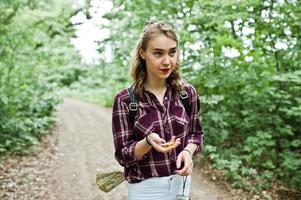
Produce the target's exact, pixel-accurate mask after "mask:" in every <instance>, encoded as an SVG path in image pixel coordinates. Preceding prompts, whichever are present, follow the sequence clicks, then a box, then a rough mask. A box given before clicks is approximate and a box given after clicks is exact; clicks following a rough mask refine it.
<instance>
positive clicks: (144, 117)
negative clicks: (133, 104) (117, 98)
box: [134, 107, 157, 139]
mask: <svg viewBox="0 0 301 200" xmlns="http://www.w3.org/2000/svg"><path fill="white" fill-rule="evenodd" d="M156 118H157V115H156V113H154V112H149V111H148V110H146V109H144V108H141V107H140V108H138V111H137V113H136V118H135V123H134V133H135V134H136V135H137V137H138V139H143V138H144V137H145V136H146V135H147V134H148V133H151V132H153V130H154V121H156V120H157V119H156Z"/></svg>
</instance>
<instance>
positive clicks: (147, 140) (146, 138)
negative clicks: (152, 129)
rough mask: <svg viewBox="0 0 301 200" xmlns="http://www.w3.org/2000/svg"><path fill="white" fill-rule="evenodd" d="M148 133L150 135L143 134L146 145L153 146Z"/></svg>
mask: <svg viewBox="0 0 301 200" xmlns="http://www.w3.org/2000/svg"><path fill="white" fill-rule="evenodd" d="M149 135H150V134H147V135H146V136H145V140H146V142H147V144H148V145H150V146H153V145H152V144H151V143H150V141H149V138H148V136H149Z"/></svg>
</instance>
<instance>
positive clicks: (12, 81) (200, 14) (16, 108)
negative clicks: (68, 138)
mask: <svg viewBox="0 0 301 200" xmlns="http://www.w3.org/2000/svg"><path fill="white" fill-rule="evenodd" d="M71 2H72V1H58V0H50V1H37V0H3V1H1V2H0V13H1V15H0V154H2V155H7V154H12V155H13V154H24V153H26V151H27V149H28V148H29V147H30V146H32V145H36V144H38V143H39V142H40V141H41V139H42V138H43V136H44V135H46V134H48V132H49V129H50V128H51V127H52V125H53V123H54V122H55V112H54V111H55V107H56V105H58V104H59V103H60V102H61V101H62V97H63V96H71V97H73V98H78V99H84V100H86V101H90V102H96V103H98V104H99V105H102V106H106V107H110V106H111V105H112V101H113V97H114V95H115V94H116V92H117V91H118V90H120V89H121V88H124V87H127V86H129V85H130V84H131V81H132V80H131V77H130V75H129V66H130V58H131V53H132V50H133V48H134V46H135V43H136V41H137V39H138V37H139V33H140V32H141V30H142V27H143V24H144V22H145V21H147V20H149V19H152V20H166V21H169V22H171V23H173V24H174V25H175V27H176V29H177V31H178V33H179V37H180V58H181V75H182V77H183V79H185V80H187V81H188V82H190V83H192V84H193V85H194V86H195V87H196V89H197V91H198V93H199V95H200V99H201V116H200V118H201V121H202V125H203V128H204V132H205V143H204V149H203V152H202V154H203V155H204V157H205V158H204V159H205V160H206V162H209V163H210V164H211V165H212V166H213V167H214V168H216V169H218V170H221V171H223V172H224V174H225V176H226V177H227V180H228V181H229V182H230V183H231V184H232V186H233V187H237V188H242V189H244V190H248V191H252V192H255V193H260V192H261V191H262V190H266V189H269V188H272V187H273V186H274V185H275V184H278V183H281V184H283V185H285V187H288V188H291V189H296V190H300V188H301V131H300V130H301V68H300V65H301V50H300V49H301V5H300V2H299V1H296V0H287V1H284V0H263V1H259V0H246V1H241V0H228V1H221V0H216V1H208V0H181V1H180V0H174V1H168V0H162V1H158V0H149V1H137V0H133V1H125V0H115V1H113V2H112V9H111V10H109V11H107V13H106V14H105V15H104V16H103V18H104V19H105V20H106V21H107V23H105V24H103V25H102V26H101V27H99V29H107V30H109V35H108V36H106V37H105V38H104V39H102V40H99V41H97V45H98V49H97V50H98V53H99V55H100V57H99V59H98V60H97V62H94V63H86V62H83V59H82V58H81V56H80V54H79V53H78V51H77V49H76V48H75V47H74V45H73V44H72V43H71V40H70V38H74V37H76V35H75V31H76V28H75V26H76V25H75V24H73V23H72V22H71V20H70V18H71V17H72V16H75V15H76V14H78V12H82V13H84V14H85V15H86V17H87V18H89V15H91V13H89V12H90V9H89V8H90V7H91V6H92V1H91V0H86V5H85V7H83V8H80V9H74V8H73V7H72V6H70V5H71ZM108 51H109V52H110V54H111V57H112V58H107V56H108V55H107V52H108ZM0 185H1V183H0Z"/></svg>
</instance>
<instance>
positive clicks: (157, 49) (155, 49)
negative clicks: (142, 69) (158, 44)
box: [153, 47, 177, 51]
mask: <svg viewBox="0 0 301 200" xmlns="http://www.w3.org/2000/svg"><path fill="white" fill-rule="evenodd" d="M176 49H177V47H173V48H171V49H169V50H168V51H173V50H176ZM153 51H164V49H160V48H154V49H153Z"/></svg>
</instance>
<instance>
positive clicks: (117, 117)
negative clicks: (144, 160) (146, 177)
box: [112, 94, 137, 167]
mask: <svg viewBox="0 0 301 200" xmlns="http://www.w3.org/2000/svg"><path fill="white" fill-rule="evenodd" d="M112 131H113V139H114V145H115V158H116V160H117V161H118V162H119V164H120V165H122V166H124V167H129V166H131V165H134V164H135V163H136V161H137V159H136V158H135V155H134V154H135V146H136V143H137V141H136V140H135V137H134V134H133V125H132V124H131V122H130V116H129V109H128V106H127V104H126V102H125V101H124V100H122V96H121V95H120V94H119V95H116V97H115V98H114V103H113V113H112Z"/></svg>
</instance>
